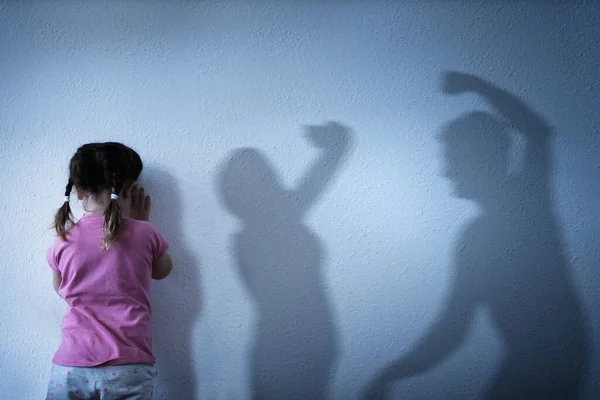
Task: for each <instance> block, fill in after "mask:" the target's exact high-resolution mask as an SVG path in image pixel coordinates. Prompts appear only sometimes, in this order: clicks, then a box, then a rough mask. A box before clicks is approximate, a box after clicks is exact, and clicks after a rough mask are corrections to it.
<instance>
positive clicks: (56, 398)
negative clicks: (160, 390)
mask: <svg viewBox="0 0 600 400" xmlns="http://www.w3.org/2000/svg"><path fill="white" fill-rule="evenodd" d="M157 375H158V370H157V368H156V366H154V365H147V364H129V365H114V366H100V367H63V366H60V365H54V364H53V365H52V373H51V374H50V382H49V384H48V394H47V395H46V400H76V399H81V400H84V399H85V400H125V399H127V400H149V399H152V392H153V391H154V378H155V377H156V376H157Z"/></svg>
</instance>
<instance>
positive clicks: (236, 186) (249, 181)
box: [217, 147, 284, 221]
mask: <svg viewBox="0 0 600 400" xmlns="http://www.w3.org/2000/svg"><path fill="white" fill-rule="evenodd" d="M217 185H218V193H219V197H220V198H221V201H222V202H223V204H224V205H225V207H226V208H227V210H228V211H229V212H231V213H232V214H234V215H235V216H237V217H238V218H240V219H242V220H245V221H249V220H253V219H257V218H258V219H264V218H267V217H268V216H269V215H271V214H272V213H273V212H274V210H273V208H275V207H276V205H277V204H278V203H280V202H281V201H282V197H283V192H284V188H283V185H282V184H281V182H280V181H279V178H278V176H277V173H276V171H275V169H274V168H273V167H272V165H271V164H270V163H269V161H268V159H267V157H266V156H265V155H264V154H263V153H262V152H261V151H259V150H257V149H254V148H250V147H244V148H240V149H237V150H234V151H233V152H232V153H231V155H230V157H229V158H228V160H227V161H226V162H225V163H224V164H223V165H222V166H221V168H220V170H219V175H218V180H217Z"/></svg>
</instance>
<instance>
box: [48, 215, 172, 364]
mask: <svg viewBox="0 0 600 400" xmlns="http://www.w3.org/2000/svg"><path fill="white" fill-rule="evenodd" d="M103 222H104V216H102V215H92V214H89V215H86V216H84V217H83V218H81V219H80V220H79V221H78V222H77V224H75V225H74V226H73V227H72V228H71V230H70V232H69V234H68V236H67V241H66V242H63V241H62V240H61V239H60V238H56V240H55V241H54V243H53V244H52V246H51V247H50V248H49V249H48V251H47V254H46V258H47V260H48V264H49V265H50V267H51V268H52V269H53V270H54V271H56V272H60V273H61V275H62V282H61V284H60V288H59V290H58V292H59V294H60V296H61V297H62V298H63V299H64V300H65V301H66V302H67V304H68V306H69V307H68V309H67V311H66V313H65V316H64V319H63V329H62V341H61V344H60V347H59V348H58V350H57V351H56V354H55V355H54V358H53V360H52V361H53V363H55V364H57V365H63V366H73V367H91V366H96V365H101V364H108V365H122V364H153V363H154V362H155V361H156V359H155V358H154V355H153V354H152V328H151V321H150V313H151V309H152V308H151V305H150V288H151V284H152V262H153V261H154V260H156V259H157V258H159V257H161V256H163V255H164V254H165V253H166V252H167V250H168V249H169V242H168V241H167V240H166V239H165V238H164V237H163V236H162V235H161V234H160V232H158V230H157V229H156V228H155V227H154V225H152V224H151V223H150V222H145V221H137V220H134V219H129V218H125V229H124V230H123V233H122V234H121V236H120V237H119V240H118V241H117V242H115V243H113V244H112V245H111V246H110V248H109V249H108V250H104V248H103V247H102V239H103V237H104V231H103Z"/></svg>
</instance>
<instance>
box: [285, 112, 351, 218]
mask: <svg viewBox="0 0 600 400" xmlns="http://www.w3.org/2000/svg"><path fill="white" fill-rule="evenodd" d="M305 128H306V137H307V138H308V139H309V140H310V141H311V142H312V143H313V145H314V146H315V147H317V148H319V149H321V150H322V151H323V152H322V154H320V155H319V158H318V159H317V160H316V161H315V162H314V163H313V164H312V165H311V166H310V167H309V170H308V171H307V172H306V174H304V176H303V177H302V178H301V179H300V182H299V183H298V184H297V185H296V189H295V197H296V201H297V202H298V206H299V208H298V209H299V212H300V215H304V214H305V213H306V212H307V211H308V209H309V208H310V207H311V206H312V205H313V204H314V202H315V201H316V200H317V199H318V198H319V196H320V195H321V193H322V192H323V189H324V188H325V187H326V186H327V184H328V183H329V182H330V181H331V179H332V178H333V177H334V175H335V172H336V171H337V170H338V168H339V167H340V165H341V164H342V162H343V161H344V156H345V155H346V154H347V153H348V151H349V149H350V146H351V133H350V129H349V128H347V127H346V126H344V125H341V124H339V123H337V122H328V123H327V124H325V125H308V126H306V127H305Z"/></svg>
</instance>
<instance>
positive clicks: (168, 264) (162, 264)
mask: <svg viewBox="0 0 600 400" xmlns="http://www.w3.org/2000/svg"><path fill="white" fill-rule="evenodd" d="M172 270H173V261H171V257H170V256H169V255H168V254H165V255H163V256H162V257H160V258H158V259H156V260H155V261H154V262H153V263H152V279H155V280H161V279H165V278H166V277H167V276H169V274H170V273H171V271H172Z"/></svg>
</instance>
